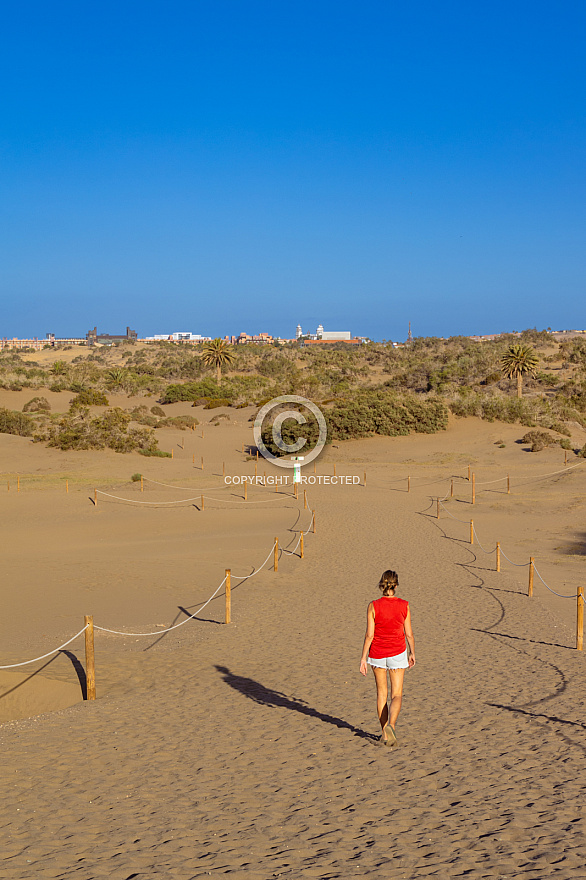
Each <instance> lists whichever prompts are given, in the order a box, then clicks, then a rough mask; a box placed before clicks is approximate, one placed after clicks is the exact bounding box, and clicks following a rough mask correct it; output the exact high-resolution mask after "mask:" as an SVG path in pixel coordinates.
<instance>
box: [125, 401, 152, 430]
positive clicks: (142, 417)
mask: <svg viewBox="0 0 586 880" xmlns="http://www.w3.org/2000/svg"><path fill="white" fill-rule="evenodd" d="M129 412H130V415H131V417H132V421H133V422H138V424H139V425H147V426H148V427H149V428H156V427H157V425H158V424H159V420H158V419H157V418H155V416H151V415H149V410H148V407H147V406H144V405H142V406H135V407H134V408H133V409H131V410H129Z"/></svg>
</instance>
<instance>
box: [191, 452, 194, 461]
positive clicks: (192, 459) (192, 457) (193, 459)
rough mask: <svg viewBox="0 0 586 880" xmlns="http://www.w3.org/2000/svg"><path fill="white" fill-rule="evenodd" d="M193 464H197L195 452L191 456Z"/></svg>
mask: <svg viewBox="0 0 586 880" xmlns="http://www.w3.org/2000/svg"><path fill="white" fill-rule="evenodd" d="M191 463H192V464H195V452H194V453H193V455H192V456H191Z"/></svg>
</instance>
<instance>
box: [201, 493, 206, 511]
mask: <svg viewBox="0 0 586 880" xmlns="http://www.w3.org/2000/svg"><path fill="white" fill-rule="evenodd" d="M201 510H205V507H204V500H203V495H202V496H201Z"/></svg>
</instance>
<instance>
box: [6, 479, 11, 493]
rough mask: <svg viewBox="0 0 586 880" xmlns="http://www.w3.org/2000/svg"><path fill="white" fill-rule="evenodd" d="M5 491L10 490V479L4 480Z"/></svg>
mask: <svg viewBox="0 0 586 880" xmlns="http://www.w3.org/2000/svg"><path fill="white" fill-rule="evenodd" d="M6 491H7V492H10V480H6Z"/></svg>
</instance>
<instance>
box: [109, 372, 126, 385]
mask: <svg viewBox="0 0 586 880" xmlns="http://www.w3.org/2000/svg"><path fill="white" fill-rule="evenodd" d="M125 379H126V370H122V369H121V368H120V367H114V368H113V369H111V370H108V372H107V373H106V384H107V385H108V388H111V389H114V388H122V387H123V386H124V380H125Z"/></svg>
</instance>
